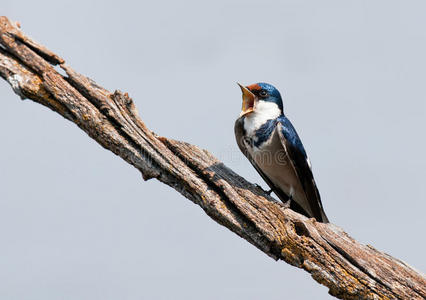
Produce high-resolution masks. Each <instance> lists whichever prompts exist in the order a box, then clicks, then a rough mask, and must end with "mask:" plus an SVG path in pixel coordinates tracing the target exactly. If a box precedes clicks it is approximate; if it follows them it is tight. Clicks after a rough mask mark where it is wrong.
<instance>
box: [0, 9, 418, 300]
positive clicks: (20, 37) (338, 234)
mask: <svg viewBox="0 0 426 300" xmlns="http://www.w3.org/2000/svg"><path fill="white" fill-rule="evenodd" d="M0 45H1V46H0V76H1V77H3V78H4V79H5V80H6V81H7V82H8V83H9V84H10V85H11V87H12V89H13V91H14V92H15V93H16V94H17V95H18V96H19V97H20V98H21V99H31V100H33V101H35V102H37V103H40V104H42V105H45V106H47V107H49V108H50V109H51V110H53V111H55V112H57V113H59V114H60V115H62V116H63V117H64V118H65V119H67V120H69V121H71V122H73V123H75V124H76V125H77V126H78V127H80V128H81V129H82V130H83V131H85V132H86V133H87V134H88V135H89V136H90V137H91V138H92V139H94V140H96V141H97V142H98V143H99V144H100V145H102V146H103V147H104V148H105V149H108V150H110V151H112V152H114V153H115V154H116V155H117V156H119V157H121V158H122V159H124V160H125V161H126V162H128V163H129V164H131V165H133V166H134V167H135V168H137V169H138V170H139V171H140V172H141V174H142V176H143V178H144V179H145V180H148V179H151V178H155V179H157V180H159V181H161V182H163V183H165V184H167V185H168V186H170V187H172V188H174V189H175V190H176V191H178V192H179V193H181V194H182V195H184V196H185V197H186V198H188V199H189V200H191V201H193V202H194V203H196V204H198V205H199V206H200V207H201V208H202V209H203V210H204V211H205V212H206V214H207V215H209V216H210V217H211V218H212V219H214V220H215V221H216V222H217V223H219V224H221V225H223V226H225V227H227V228H228V229H229V230H231V231H233V232H235V233H236V234H237V235H239V236H240V237H242V238H244V239H245V240H247V241H248V242H250V243H251V244H252V245H254V246H255V247H257V248H258V249H260V250H261V251H263V252H264V253H265V254H267V255H269V256H270V257H272V258H273V259H276V260H283V261H285V262H287V263H289V264H291V265H293V266H296V267H298V268H302V269H304V270H306V271H307V272H309V273H310V274H311V275H312V277H313V278H314V279H315V280H316V281H317V282H319V283H321V284H323V285H325V286H327V287H328V288H329V293H330V294H331V295H333V296H336V297H337V298H341V299H410V300H412V299H425V298H426V279H425V277H424V275H423V274H421V273H420V272H418V271H416V270H414V269H413V268H411V267H410V266H408V265H407V264H405V263H404V262H402V261H400V260H398V259H396V258H393V257H391V256H389V255H387V254H385V253H382V252H380V251H378V250H376V249H374V248H373V247H372V246H369V245H363V244H360V243H358V242H357V241H355V240H354V239H353V238H351V237H350V236H349V235H348V234H346V233H345V232H344V231H343V230H342V229H341V228H339V227H338V226H336V225H334V224H322V223H318V222H316V221H315V220H314V219H308V218H306V217H304V216H302V215H300V214H297V213H296V212H293V211H292V210H290V209H288V208H285V207H283V205H282V204H281V203H280V202H278V201H276V200H274V199H273V198H272V197H270V196H268V195H267V194H266V193H264V192H263V191H262V190H261V189H259V188H257V187H256V186H255V185H253V184H251V183H250V182H248V181H246V180H245V179H244V178H242V177H241V176H239V175H238V174H236V173H235V172H233V171H232V170H231V169H229V168H228V167H226V166H225V165H224V164H223V163H222V162H220V161H219V160H218V159H216V158H215V157H214V156H213V155H211V154H210V153H209V152H208V151H206V150H203V149H200V148H198V147H197V146H194V145H190V144H188V143H185V142H180V141H175V140H171V139H168V138H165V137H159V136H157V135H155V134H154V133H153V132H151V131H150V130H149V129H148V128H147V127H146V126H145V124H144V123H143V121H142V120H141V118H140V117H139V114H138V112H137V110H136V107H135V106H134V103H133V101H132V99H131V98H130V97H129V96H128V95H127V93H122V92H120V91H115V92H113V93H112V92H109V91H107V90H105V89H104V88H102V87H100V86H99V85H97V84H96V83H95V82H94V81H93V80H91V79H89V78H87V77H85V76H83V75H81V74H79V73H77V72H76V71H74V70H73V69H72V68H71V67H70V66H68V65H66V63H65V60H64V59H62V58H60V57H59V56H58V55H56V54H55V53H53V52H51V51H50V50H48V49H47V48H46V47H44V46H42V45H40V44H39V43H37V42H35V41H34V40H32V39H31V38H29V37H27V36H26V35H25V34H24V33H23V32H22V31H21V30H20V29H19V28H18V26H17V25H16V24H14V23H12V22H11V21H9V20H8V18H6V17H0ZM55 66H59V67H60V68H62V69H63V70H64V71H65V72H66V74H67V75H66V76H63V75H61V74H60V73H58V72H57V71H56V69H55ZM287 280H289V279H287ZM284 297H285V295H283V298H284Z"/></svg>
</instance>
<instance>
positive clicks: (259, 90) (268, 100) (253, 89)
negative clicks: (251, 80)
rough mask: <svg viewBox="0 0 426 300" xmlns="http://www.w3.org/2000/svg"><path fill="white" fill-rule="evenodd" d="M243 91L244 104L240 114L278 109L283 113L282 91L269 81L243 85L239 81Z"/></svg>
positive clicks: (268, 111)
mask: <svg viewBox="0 0 426 300" xmlns="http://www.w3.org/2000/svg"><path fill="white" fill-rule="evenodd" d="M238 85H239V86H240V88H241V91H242V92H243V105H242V108H241V114H240V116H244V115H247V114H250V113H253V112H257V113H263V112H265V113H270V112H271V111H278V110H279V112H280V114H282V113H283V101H282V99H281V94H280V92H279V91H278V90H277V89H276V88H275V87H274V86H272V85H270V84H269V83H263V82H260V83H255V84H251V85H248V86H243V85H241V84H239V83H238Z"/></svg>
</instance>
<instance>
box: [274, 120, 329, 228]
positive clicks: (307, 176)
mask: <svg viewBox="0 0 426 300" xmlns="http://www.w3.org/2000/svg"><path fill="white" fill-rule="evenodd" d="M278 120H279V122H277V127H276V128H275V130H276V131H277V133H278V135H279V137H280V141H281V144H282V146H283V148H284V149H285V150H286V153H287V155H288V158H289V160H290V162H291V164H292V166H293V168H294V170H295V172H296V174H297V176H298V178H299V181H300V182H301V184H302V187H303V190H304V192H305V194H306V198H307V199H308V203H309V207H310V209H311V211H312V213H313V217H315V219H317V220H318V221H321V222H324V223H328V218H327V216H326V215H325V212H324V209H323V207H322V203H321V197H320V194H319V191H318V189H317V186H316V184H315V180H314V176H313V174H312V170H311V165H310V162H309V158H308V156H307V155H306V152H305V149H304V147H303V144H302V142H301V140H300V138H299V136H298V135H297V132H296V130H295V129H294V127H293V125H292V124H291V122H290V120H288V119H287V118H285V117H281V118H279V119H278Z"/></svg>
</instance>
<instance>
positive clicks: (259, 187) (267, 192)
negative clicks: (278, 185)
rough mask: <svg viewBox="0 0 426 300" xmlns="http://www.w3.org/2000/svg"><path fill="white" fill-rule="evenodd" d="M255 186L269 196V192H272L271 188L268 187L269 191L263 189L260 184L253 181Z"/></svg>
mask: <svg viewBox="0 0 426 300" xmlns="http://www.w3.org/2000/svg"><path fill="white" fill-rule="evenodd" d="M255 186H256V187H257V188H258V189H261V190H262V191H263V192H264V193H266V194H268V195H269V196H271V193H272V189H270V190H269V191H265V190H264V189H263V188H262V187H261V186H260V185H258V184H257V183H255Z"/></svg>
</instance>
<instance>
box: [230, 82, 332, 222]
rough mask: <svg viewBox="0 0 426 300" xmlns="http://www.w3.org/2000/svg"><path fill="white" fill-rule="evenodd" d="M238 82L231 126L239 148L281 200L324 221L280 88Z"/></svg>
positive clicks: (304, 154)
mask: <svg viewBox="0 0 426 300" xmlns="http://www.w3.org/2000/svg"><path fill="white" fill-rule="evenodd" d="M238 85H239V86H240V88H241V91H242V92H243V105H242V111H241V114H240V117H239V118H238V119H237V121H236V122H235V128H234V129H235V137H236V139H237V144H238V147H239V148H240V150H241V152H243V154H244V155H245V156H246V157H247V158H248V159H249V161H250V162H251V163H252V165H253V166H254V168H255V169H256V170H257V172H258V173H259V174H260V175H261V176H262V178H263V179H264V180H265V181H266V183H267V184H268V185H269V187H270V188H271V191H270V192H272V191H273V192H274V193H275V194H276V195H277V196H278V197H279V198H280V199H281V201H283V202H284V203H286V204H288V205H289V206H290V208H291V209H293V210H295V211H297V212H299V213H301V214H303V215H305V216H307V217H313V218H315V219H316V220H317V221H319V222H324V223H328V218H327V216H326V215H325V212H324V209H323V207H322V204H321V198H320V194H319V191H318V189H317V186H316V184H315V180H314V176H313V174H312V169H311V164H310V161H309V158H308V156H307V155H306V152H305V149H304V147H303V144H302V142H301V140H300V138H299V136H298V135H297V132H296V130H295V129H294V127H293V125H292V124H291V122H290V120H289V119H287V117H286V116H285V115H284V111H283V102H282V99H281V95H280V92H279V91H278V90H277V89H276V88H275V87H273V86H272V85H270V84H268V83H256V84H252V85H249V86H247V87H244V86H242V85H241V84H238ZM270 192H269V193H270Z"/></svg>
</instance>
